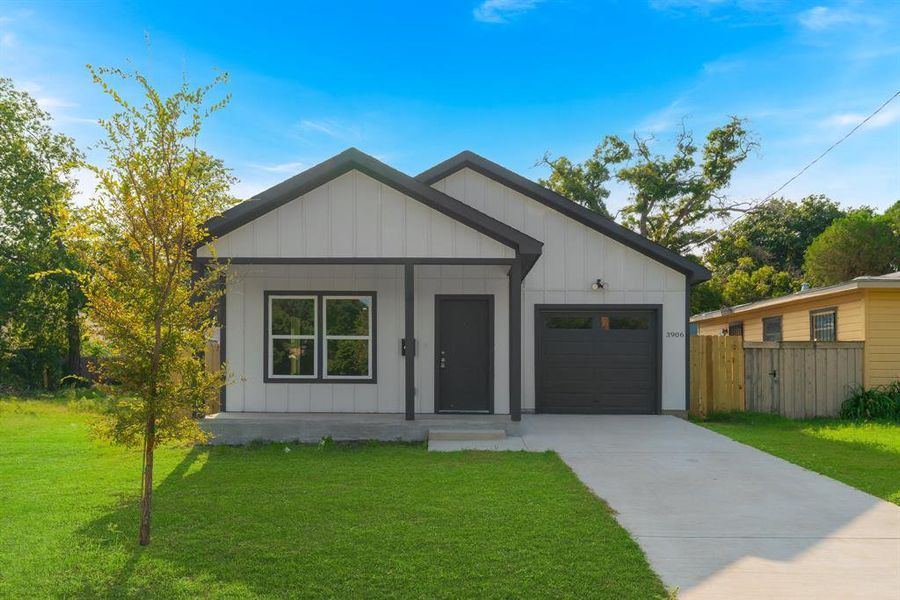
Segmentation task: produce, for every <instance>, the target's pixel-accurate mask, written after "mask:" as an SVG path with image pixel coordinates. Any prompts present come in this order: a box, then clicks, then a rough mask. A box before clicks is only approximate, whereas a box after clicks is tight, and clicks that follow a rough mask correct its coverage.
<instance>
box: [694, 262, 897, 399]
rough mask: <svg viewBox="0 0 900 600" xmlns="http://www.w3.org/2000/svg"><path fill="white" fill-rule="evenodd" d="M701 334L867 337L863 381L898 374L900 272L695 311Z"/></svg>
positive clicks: (770, 337)
mask: <svg viewBox="0 0 900 600" xmlns="http://www.w3.org/2000/svg"><path fill="white" fill-rule="evenodd" d="M691 323H692V325H693V326H694V328H695V330H696V333H697V334H699V335H728V334H731V335H743V337H744V340H746V341H749V342H762V341H784V342H808V341H822V342H824V341H837V342H865V349H864V354H863V356H864V359H863V374H864V381H865V385H867V386H874V385H884V384H887V383H890V382H892V381H896V380H898V379H900V272H897V273H890V274H888V275H881V276H877V277H857V278H856V279H854V280H852V281H848V282H845V283H840V284H837V285H832V286H828V287H822V288H812V289H808V290H804V291H800V292H797V293H794V294H790V295H787V296H782V297H780V298H772V299H769V300H762V301H759V302H753V303H750V304H744V305H740V306H733V307H730V308H724V309H721V310H716V311H712V312H707V313H703V314H698V315H694V316H693V317H691Z"/></svg>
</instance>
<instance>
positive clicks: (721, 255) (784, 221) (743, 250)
mask: <svg viewBox="0 0 900 600" xmlns="http://www.w3.org/2000/svg"><path fill="white" fill-rule="evenodd" d="M845 214H846V213H845V212H844V211H843V210H841V209H840V207H839V206H838V204H837V202H834V201H833V200H830V199H828V198H827V197H825V196H823V195H812V196H807V197H806V198H803V199H802V200H800V201H799V202H792V201H790V200H785V199H784V198H774V199H772V200H769V201H768V202H766V203H764V204H762V205H761V206H760V207H758V208H755V209H753V210H752V211H750V212H748V213H747V214H746V215H745V216H744V217H743V218H742V219H741V220H739V221H737V222H735V223H734V224H733V225H731V226H730V227H728V228H727V229H725V230H724V231H722V232H721V233H720V234H719V235H718V236H717V237H716V238H715V240H714V241H713V242H712V244H711V245H710V248H709V250H708V251H707V253H706V255H705V257H704V258H705V260H706V264H707V266H708V267H709V268H710V269H711V270H712V271H713V273H714V274H719V275H725V274H728V273H731V272H732V271H734V270H735V269H737V268H738V263H739V261H740V259H742V258H744V257H748V258H750V259H752V261H753V264H752V266H753V268H754V269H756V268H760V267H763V266H770V267H772V268H773V269H775V270H776V271H784V272H786V273H788V274H789V275H790V276H791V277H793V278H795V279H799V278H800V277H802V274H803V257H804V255H805V253H806V249H807V248H808V247H809V245H810V244H811V243H812V241H813V240H814V239H816V237H818V236H819V234H821V233H822V232H823V231H825V229H826V228H827V227H828V226H829V225H831V223H832V222H833V221H834V220H835V219H837V218H839V217H842V216H844V215H845Z"/></svg>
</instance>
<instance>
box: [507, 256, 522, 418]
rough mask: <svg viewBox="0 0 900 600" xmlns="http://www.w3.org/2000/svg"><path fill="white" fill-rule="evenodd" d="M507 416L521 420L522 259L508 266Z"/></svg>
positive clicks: (517, 259)
mask: <svg viewBox="0 0 900 600" xmlns="http://www.w3.org/2000/svg"><path fill="white" fill-rule="evenodd" d="M509 416H510V418H511V419H512V420H513V421H521V420H522V261H521V260H520V259H519V258H518V257H517V258H516V260H515V261H514V262H513V264H512V266H510V268H509Z"/></svg>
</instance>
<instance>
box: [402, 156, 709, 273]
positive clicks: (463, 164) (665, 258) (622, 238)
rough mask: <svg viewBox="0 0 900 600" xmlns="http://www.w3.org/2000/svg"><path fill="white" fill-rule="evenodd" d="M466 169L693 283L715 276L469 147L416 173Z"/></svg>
mask: <svg viewBox="0 0 900 600" xmlns="http://www.w3.org/2000/svg"><path fill="white" fill-rule="evenodd" d="M465 168H469V169H472V170H473V171H476V172H478V173H481V174H482V175H484V176H485V177H488V178H490V179H493V180H494V181H496V182H498V183H501V184H503V185H505V186H507V187H509V188H512V189H514V190H516V191H517V192H519V193H521V194H524V195H526V196H528V197H529V198H532V199H534V200H537V201H538V202H540V203H541V204H544V205H545V206H548V207H550V208H553V209H555V210H557V211H559V212H561V213H562V214H564V215H566V216H567V217H569V218H570V219H574V220H576V221H578V222H579V223H581V224H582V225H585V226H587V227H590V228H591V229H594V230H596V231H599V232H600V233H602V234H604V235H607V236H609V237H611V238H613V239H614V240H616V241H617V242H621V243H622V244H625V245H626V246H628V247H630V248H633V249H634V250H637V251H638V252H640V253H642V254H644V255H646V256H649V257H650V258H652V259H654V260H656V261H658V262H660V263H662V264H664V265H666V266H667V267H671V268H672V269H675V270H676V271H679V272H681V273H684V274H685V275H687V278H688V282H689V283H699V282H701V281H706V280H707V279H709V278H710V277H712V273H710V272H709V271H708V270H707V269H705V268H704V267H702V266H700V265H698V264H697V263H695V262H693V261H691V260H688V259H687V258H685V257H683V256H681V255H680V254H677V253H675V252H672V251H671V250H669V249H667V248H664V247H662V246H660V245H659V244H656V243H654V242H651V241H650V240H648V239H647V238H645V237H644V236H642V235H640V234H637V233H635V232H633V231H631V230H630V229H628V228H626V227H622V226H621V225H619V224H618V223H615V222H613V221H611V220H609V219H607V218H605V217H602V216H600V215H598V214H597V213H595V212H593V211H591V210H589V209H587V208H585V207H583V206H581V205H580V204H577V203H575V202H572V201H571V200H569V199H568V198H565V197H564V196H561V195H559V194H557V193H556V192H554V191H552V190H549V189H547V188H545V187H543V186H541V185H538V184H537V183H535V182H533V181H531V180H530V179H527V178H525V177H522V176H521V175H519V174H518V173H514V172H513V171H510V170H509V169H507V168H506V167H502V166H500V165H498V164H497V163H495V162H492V161H489V160H488V159H486V158H484V157H482V156H479V155H477V154H475V153H474V152H470V151H468V150H466V151H463V152H460V153H459V154H457V155H456V156H453V157H451V158H448V159H447V160H445V161H444V162H442V163H439V164H437V165H435V166H433V167H431V168H430V169H428V170H427V171H425V172H423V173H420V174H419V175H417V176H416V179H418V180H419V181H421V182H423V183H427V184H428V185H431V184H433V183H435V182H436V181H439V180H441V179H444V178H445V177H448V176H450V175H452V174H453V173H456V172H457V171H459V170H461V169H465Z"/></svg>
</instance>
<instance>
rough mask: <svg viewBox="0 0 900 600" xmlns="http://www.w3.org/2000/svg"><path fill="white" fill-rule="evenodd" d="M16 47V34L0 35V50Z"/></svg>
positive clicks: (9, 32)
mask: <svg viewBox="0 0 900 600" xmlns="http://www.w3.org/2000/svg"><path fill="white" fill-rule="evenodd" d="M15 45H16V34H14V33H13V32H11V31H4V32H2V33H0V48H13V47H14V46H15Z"/></svg>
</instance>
